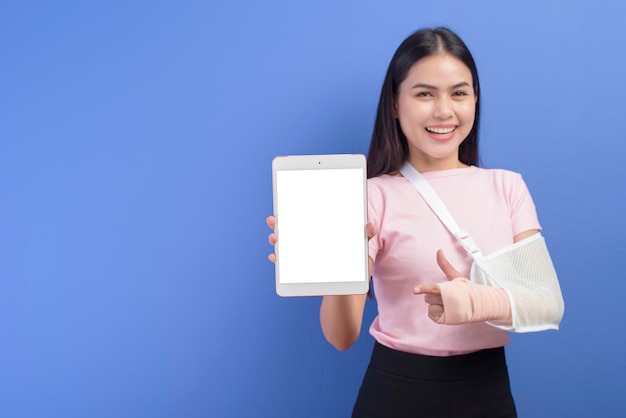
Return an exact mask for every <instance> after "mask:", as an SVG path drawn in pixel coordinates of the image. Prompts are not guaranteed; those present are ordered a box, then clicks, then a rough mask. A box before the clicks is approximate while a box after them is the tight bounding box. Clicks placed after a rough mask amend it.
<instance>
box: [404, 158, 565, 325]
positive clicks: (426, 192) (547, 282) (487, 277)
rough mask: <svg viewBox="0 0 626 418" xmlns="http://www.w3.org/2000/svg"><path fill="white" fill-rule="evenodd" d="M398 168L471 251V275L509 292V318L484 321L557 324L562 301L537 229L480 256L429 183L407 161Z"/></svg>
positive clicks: (544, 245) (554, 274) (471, 277)
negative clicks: (510, 318)
mask: <svg viewBox="0 0 626 418" xmlns="http://www.w3.org/2000/svg"><path fill="white" fill-rule="evenodd" d="M400 173H401V174H402V175H403V176H404V177H405V178H406V179H408V180H409V181H410V182H411V183H412V184H413V185H414V186H415V188H416V189H417V190H418V191H419V193H420V194H421V196H422V198H423V199H424V201H426V203H427V204H428V206H430V208H431V209H432V211H433V212H434V213H435V214H436V215H437V217H438V218H439V219H440V220H441V222H442V223H443V224H444V225H445V227H446V228H447V229H448V230H449V231H450V233H452V235H454V236H455V237H456V239H457V240H458V242H459V243H460V244H461V246H462V247H463V248H464V249H465V251H467V253H468V254H469V256H470V257H472V259H473V263H472V268H471V274H470V281H471V282H472V283H476V284H481V285H488V286H492V287H496V288H502V289H504V291H505V292H506V294H507V295H508V298H509V302H510V304H511V316H512V324H511V325H503V324H499V323H494V322H489V321H487V323H488V324H489V325H491V326H494V327H496V328H500V329H503V330H506V331H512V332H520V333H521V332H533V331H544V330H548V329H559V323H560V322H561V319H562V318H563V312H564V309H565V304H564V301H563V296H562V294H561V288H560V286H559V280H558V277H557V275H556V271H555V270H554V265H553V264H552V259H551V258H550V253H549V252H548V247H547V246H546V243H545V239H544V238H543V236H542V235H541V233H537V234H534V235H532V236H530V237H528V238H525V239H523V240H521V241H518V242H516V243H514V244H512V245H510V246H507V247H504V248H502V249H500V250H498V251H496V252H494V253H492V254H489V255H487V256H485V255H483V253H482V252H481V250H480V248H478V246H477V245H476V243H475V242H474V240H473V239H472V237H471V236H470V235H469V234H468V233H467V232H466V231H463V230H462V229H461V228H459V226H458V225H457V224H456V222H455V221H454V219H453V218H452V215H451V214H450V212H449V211H448V209H447V208H446V206H445V205H444V203H443V201H442V200H441V198H440V197H439V195H437V192H435V190H434V189H433V188H432V186H431V185H430V183H428V181H427V180H426V179H425V178H424V177H423V176H422V175H421V174H420V173H419V172H418V171H417V170H416V169H415V168H414V167H413V166H412V165H411V164H410V163H409V162H408V161H406V162H405V163H404V165H403V166H402V167H401V168H400ZM444 309H445V307H444Z"/></svg>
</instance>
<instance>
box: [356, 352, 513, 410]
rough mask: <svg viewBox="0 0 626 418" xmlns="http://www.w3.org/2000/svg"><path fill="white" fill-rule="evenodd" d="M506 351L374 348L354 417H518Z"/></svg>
mask: <svg viewBox="0 0 626 418" xmlns="http://www.w3.org/2000/svg"><path fill="white" fill-rule="evenodd" d="M516 416H517V413H516V411H515V402H514V401H513V396H512V395H511V387H510V384H509V373H508V370H507V367H506V358H505V355H504V348H503V347H499V348H492V349H487V350H482V351H478V352H476V353H471V354H463V355H458V356H450V357H436V356H423V355H419V354H411V353H404V352H401V351H396V350H393V349H391V348H388V347H385V346H384V345H382V344H380V343H376V344H375V345H374V350H373V352H372V358H371V360H370V364H369V366H368V368H367V371H366V372H365V377H364V378H363V383H362V384H361V389H360V390H359V395H358V397H357V400H356V403H355V405H354V409H353V411H352V417H353V418H366V417H367V418H405V417H407V418H408V417H410V418H417V417H428V418H436V417H462V418H471V417H516Z"/></svg>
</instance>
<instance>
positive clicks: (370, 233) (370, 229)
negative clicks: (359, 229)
mask: <svg viewBox="0 0 626 418" xmlns="http://www.w3.org/2000/svg"><path fill="white" fill-rule="evenodd" d="M365 232H366V233H367V239H368V240H370V239H372V238H374V237H375V236H376V234H377V233H378V231H376V227H375V226H374V224H373V223H372V222H368V223H366V224H365Z"/></svg>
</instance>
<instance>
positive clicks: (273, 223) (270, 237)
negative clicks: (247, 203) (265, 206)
mask: <svg viewBox="0 0 626 418" xmlns="http://www.w3.org/2000/svg"><path fill="white" fill-rule="evenodd" d="M265 222H266V223H267V226H269V227H270V228H271V229H272V232H271V233H270V234H269V235H268V237H267V240H268V241H269V242H270V244H271V245H273V246H275V245H276V241H278V236H277V235H276V233H275V232H273V231H274V229H275V228H276V217H275V216H274V215H270V216H268V217H267V219H266V220H265ZM267 258H269V260H270V261H271V262H272V263H275V262H276V253H271V254H270V255H269V256H268V257H267Z"/></svg>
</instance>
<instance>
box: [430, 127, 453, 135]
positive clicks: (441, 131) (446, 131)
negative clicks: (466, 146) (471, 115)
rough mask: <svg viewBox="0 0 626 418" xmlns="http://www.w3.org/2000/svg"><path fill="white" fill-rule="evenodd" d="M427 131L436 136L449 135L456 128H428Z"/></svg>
mask: <svg viewBox="0 0 626 418" xmlns="http://www.w3.org/2000/svg"><path fill="white" fill-rule="evenodd" d="M426 130H427V131H428V132H432V133H434V134H449V133H450V132H452V131H454V128H426Z"/></svg>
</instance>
